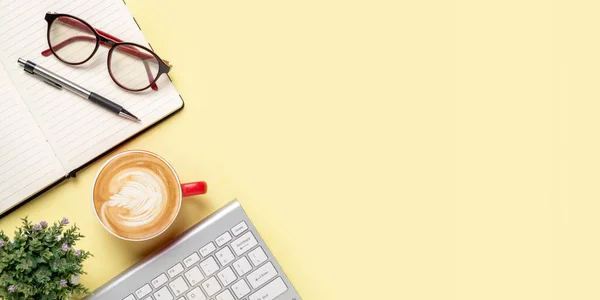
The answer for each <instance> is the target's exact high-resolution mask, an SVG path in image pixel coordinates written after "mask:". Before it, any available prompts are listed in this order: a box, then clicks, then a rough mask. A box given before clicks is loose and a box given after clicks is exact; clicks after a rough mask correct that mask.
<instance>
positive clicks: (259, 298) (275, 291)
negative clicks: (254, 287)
mask: <svg viewBox="0 0 600 300" xmlns="http://www.w3.org/2000/svg"><path fill="white" fill-rule="evenodd" d="M285 291H287V286H286V285H285V283H284V282H283V279H281V277H277V279H275V280H273V281H271V283H269V284H267V285H265V286H264V287H263V288H261V289H260V290H258V292H256V293H254V294H252V295H250V298H248V300H273V299H275V298H277V297H278V296H279V295H281V294H283V292H285Z"/></svg>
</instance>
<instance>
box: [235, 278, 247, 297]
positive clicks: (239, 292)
mask: <svg viewBox="0 0 600 300" xmlns="http://www.w3.org/2000/svg"><path fill="white" fill-rule="evenodd" d="M231 290H232V291H233V293H234V294H235V295H236V296H237V297H238V298H242V297H244V296H246V295H248V293H250V287H249V286H248V284H247V283H246V281H244V280H243V279H242V280H240V281H238V282H236V283H235V284H234V285H232V286H231Z"/></svg>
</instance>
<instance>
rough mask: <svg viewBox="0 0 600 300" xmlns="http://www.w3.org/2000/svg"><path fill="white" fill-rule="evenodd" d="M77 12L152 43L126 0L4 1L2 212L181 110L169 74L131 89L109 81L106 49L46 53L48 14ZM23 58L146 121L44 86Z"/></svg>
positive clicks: (0, 42) (0, 17)
mask: <svg viewBox="0 0 600 300" xmlns="http://www.w3.org/2000/svg"><path fill="white" fill-rule="evenodd" d="M49 11H51V12H59V13H68V14H71V15H75V16H78V17H80V18H82V19H84V20H86V21H88V23H90V24H91V25H92V26H94V27H95V28H98V29H101V30H103V31H105V32H108V33H110V34H112V35H114V36H116V37H119V38H121V39H123V40H125V41H131V42H136V43H139V44H141V45H148V42H147V41H146V40H145V38H144V36H143V34H142V32H141V30H140V29H139V27H138V26H137V24H136V22H135V20H134V19H133V17H132V16H131V14H130V12H129V9H128V8H127V7H126V6H125V3H124V2H122V1H121V0H85V1H71V0H54V1H43V0H36V1H21V0H15V1H12V0H0V214H1V213H3V212H6V211H7V210H8V209H10V208H11V207H14V206H15V205H17V204H18V203H20V202H22V201H24V200H26V199H28V198H31V197H32V196H34V195H36V194H38V193H40V192H41V191H43V190H45V189H47V188H49V187H50V186H52V185H54V184H56V183H58V182H60V181H61V180H62V179H65V178H68V177H69V176H73V175H74V173H75V172H76V171H77V170H79V169H81V168H82V167H83V166H85V165H86V164H88V163H89V162H91V161H93V160H94V159H96V158H98V157H99V156H101V155H102V154H103V153H106V152H107V151H109V150H110V149H112V148H114V147H116V146H117V145H119V144H120V143H122V142H124V141H125V140H127V139H128V138H131V137H132V136H134V135H135V134H137V133H139V132H141V131H142V130H144V129H146V128H148V127H149V126H151V125H153V124H155V123H156V122H158V121H160V120H161V119H164V118H165V117H167V116H169V115H170V114H172V113H174V112H176V111H177V110H179V109H181V108H182V107H183V100H182V99H181V97H180V96H179V94H178V92H177V91H176V90H175V88H174V87H173V84H172V83H171V81H170V80H169V78H168V77H167V76H165V75H163V76H161V78H160V79H159V80H158V82H157V85H158V88H159V90H158V91H154V90H152V89H148V90H147V91H144V92H139V93H131V92H127V91H125V90H123V89H121V88H119V87H118V86H117V85H116V84H115V83H114V82H113V81H112V80H111V78H110V76H109V74H108V71H107V67H106V59H107V53H108V48H104V47H99V48H98V52H97V53H96V55H95V56H94V57H93V58H92V59H91V60H90V61H88V62H87V63H85V64H83V65H81V66H77V67H74V66H70V65H66V64H64V63H62V62H60V61H59V60H58V59H57V58H56V57H54V56H49V57H43V56H42V55H41V52H42V51H43V50H45V49H46V48H48V43H47V41H46V30H47V23H46V21H44V15H45V14H46V12H49ZM19 57H21V58H24V59H26V60H31V61H33V62H36V63H38V64H40V65H41V66H43V67H45V68H47V69H49V70H51V71H53V72H55V73H57V74H59V75H61V76H64V77H65V78H67V79H70V80H72V81H73V82H76V83H79V84H81V85H82V86H84V87H85V88H88V89H90V90H92V91H94V92H97V93H99V94H100V95H102V96H104V97H106V98H108V99H111V100H113V101H115V102H117V103H119V104H120V105H122V106H123V107H125V108H126V109H127V110H129V111H130V112H132V113H133V114H134V115H136V116H138V117H139V118H140V119H142V122H141V123H135V122H132V121H129V120H127V119H124V118H121V117H119V116H117V115H115V114H113V113H110V112H108V111H107V110H105V109H103V108H102V107H99V106H97V105H95V104H93V103H92V102H90V101H88V100H84V99H83V98H80V97H78V96H76V95H74V94H72V93H70V92H68V91H66V90H58V89H55V88H52V87H50V86H49V85H46V84H44V83H43V82H42V81H40V80H38V79H36V78H34V77H33V76H31V75H30V74H28V73H25V72H24V71H23V67H22V66H20V65H19V64H17V59H18V58H19Z"/></svg>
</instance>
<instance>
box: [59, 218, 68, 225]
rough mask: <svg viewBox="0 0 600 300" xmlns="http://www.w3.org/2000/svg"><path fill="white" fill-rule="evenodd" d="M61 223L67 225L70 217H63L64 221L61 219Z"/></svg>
mask: <svg viewBox="0 0 600 300" xmlns="http://www.w3.org/2000/svg"><path fill="white" fill-rule="evenodd" d="M60 223H61V224H63V225H67V224H69V219H67V218H65V217H63V219H62V221H60Z"/></svg>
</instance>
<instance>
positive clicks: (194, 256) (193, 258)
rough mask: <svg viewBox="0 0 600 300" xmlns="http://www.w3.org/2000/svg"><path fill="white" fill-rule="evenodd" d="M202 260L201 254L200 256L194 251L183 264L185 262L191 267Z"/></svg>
mask: <svg viewBox="0 0 600 300" xmlns="http://www.w3.org/2000/svg"><path fill="white" fill-rule="evenodd" d="M199 261H200V256H198V254H196V253H195V252H194V253H192V255H190V256H188V257H186V258H185V259H184V260H183V264H185V266H186V267H188V268H189V267H190V266H191V265H193V264H195V263H197V262H199Z"/></svg>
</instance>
